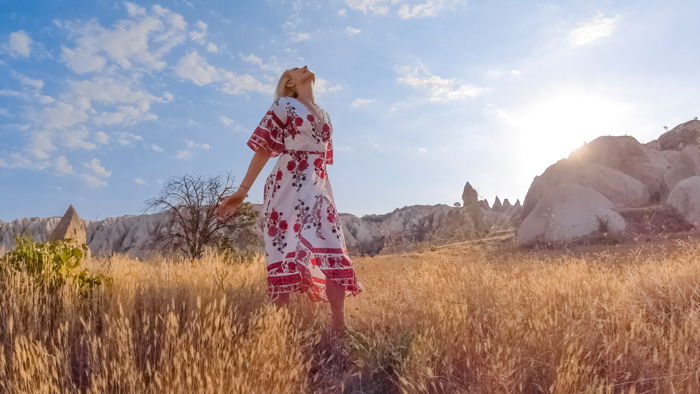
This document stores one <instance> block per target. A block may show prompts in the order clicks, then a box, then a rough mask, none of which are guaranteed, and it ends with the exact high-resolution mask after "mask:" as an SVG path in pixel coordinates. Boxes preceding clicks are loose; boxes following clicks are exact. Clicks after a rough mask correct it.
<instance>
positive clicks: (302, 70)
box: [288, 66, 316, 85]
mask: <svg viewBox="0 0 700 394" xmlns="http://www.w3.org/2000/svg"><path fill="white" fill-rule="evenodd" d="M288 74H289V78H290V79H291V80H292V81H294V82H295V83H296V84H297V85H299V84H301V83H303V82H304V81H307V80H310V81H314V82H315V81H316V74H314V73H313V72H311V71H310V70H309V68H308V67H306V66H304V67H294V68H293V69H292V70H291V71H289V73H288Z"/></svg>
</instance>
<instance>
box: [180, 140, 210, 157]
mask: <svg viewBox="0 0 700 394" xmlns="http://www.w3.org/2000/svg"><path fill="white" fill-rule="evenodd" d="M185 145H186V146H187V149H181V150H179V151H177V153H176V154H175V158H177V159H180V160H189V159H190V158H191V157H192V150H193V149H203V150H209V148H211V146H209V144H198V143H196V142H194V141H192V140H185Z"/></svg>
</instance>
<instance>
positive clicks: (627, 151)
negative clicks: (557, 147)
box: [569, 135, 669, 202]
mask: <svg viewBox="0 0 700 394" xmlns="http://www.w3.org/2000/svg"><path fill="white" fill-rule="evenodd" d="M651 150H652V149H650V148H648V147H646V146H644V145H642V144H640V143H639V141H637V139H635V138H634V137H632V136H628V135H625V136H603V137H598V138H596V139H594V140H593V141H591V142H590V143H587V144H584V145H583V146H582V147H581V148H579V149H577V150H575V151H574V152H572V153H571V155H569V158H570V159H572V160H574V161H578V162H579V163H580V164H581V165H586V164H600V165H604V166H606V167H610V168H613V169H615V170H618V171H620V172H622V173H625V174H626V175H629V176H630V177H632V178H634V179H637V180H638V181H640V182H641V183H642V184H643V185H644V186H646V188H647V191H648V192H649V195H650V196H651V200H652V202H659V201H662V200H663V198H665V196H667V195H668V192H669V190H668V189H667V188H666V184H665V182H664V179H663V178H664V174H665V173H666V171H667V168H666V167H665V166H664V165H663V164H662V163H659V162H658V161H657V160H654V159H655V158H654V157H650V153H649V152H650V151H651Z"/></svg>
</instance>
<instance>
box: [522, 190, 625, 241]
mask: <svg viewBox="0 0 700 394" xmlns="http://www.w3.org/2000/svg"><path fill="white" fill-rule="evenodd" d="M613 208H614V204H613V203H612V202H611V201H610V200H608V199H607V198H606V197H605V196H603V195H602V194H601V193H599V192H597V191H596V190H594V189H593V188H591V187H588V186H581V185H578V184H574V183H562V184H559V185H557V186H556V187H554V188H553V189H552V190H550V191H549V193H547V194H546V195H545V196H544V197H543V198H541V199H540V200H539V201H538V203H537V205H536V206H535V208H534V209H533V210H532V211H531V212H530V214H529V215H528V216H527V217H526V218H525V220H524V221H523V222H522V223H521V225H520V227H519V228H518V231H517V234H516V240H517V242H518V243H521V244H528V243H533V242H538V241H541V242H559V241H569V240H572V239H575V238H578V237H582V236H585V235H589V234H592V233H594V232H596V231H598V230H600V229H601V222H602V223H605V225H606V227H607V230H608V231H610V232H617V231H621V230H623V229H624V228H625V221H624V219H623V218H622V216H620V214H618V213H617V212H615V210H614V209H613Z"/></svg>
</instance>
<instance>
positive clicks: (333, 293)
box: [326, 280, 346, 332]
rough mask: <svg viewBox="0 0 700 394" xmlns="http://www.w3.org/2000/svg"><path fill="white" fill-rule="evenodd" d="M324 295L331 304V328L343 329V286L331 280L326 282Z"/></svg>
mask: <svg viewBox="0 0 700 394" xmlns="http://www.w3.org/2000/svg"><path fill="white" fill-rule="evenodd" d="M326 295H327V296H328V302H329V303H330V306H331V317H332V319H333V322H332V324H331V329H333V330H337V331H341V332H343V331H345V328H346V327H345V313H344V311H343V308H344V307H345V288H344V287H343V286H341V285H339V284H338V283H335V282H334V281H332V280H328V281H327V282H326Z"/></svg>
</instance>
